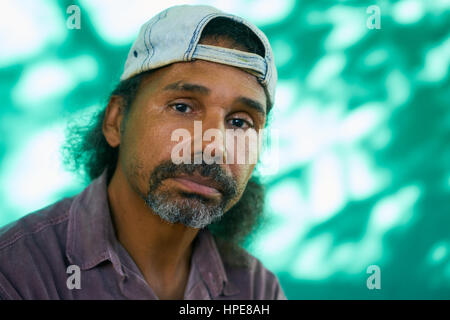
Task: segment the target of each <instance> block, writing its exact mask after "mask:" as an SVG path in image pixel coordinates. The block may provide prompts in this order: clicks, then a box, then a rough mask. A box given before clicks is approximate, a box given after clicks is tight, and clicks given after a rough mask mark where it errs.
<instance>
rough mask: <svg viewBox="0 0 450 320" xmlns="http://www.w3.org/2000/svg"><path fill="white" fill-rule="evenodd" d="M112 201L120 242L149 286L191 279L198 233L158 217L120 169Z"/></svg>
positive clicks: (110, 188) (111, 190) (112, 188)
mask: <svg viewBox="0 0 450 320" xmlns="http://www.w3.org/2000/svg"><path fill="white" fill-rule="evenodd" d="M108 200H109V205H110V209H111V215H112V217H111V218H112V220H113V223H114V227H115V231H116V235H117V238H118V240H119V242H120V243H121V244H122V246H123V247H124V248H125V249H126V250H127V251H128V253H129V254H130V256H131V257H132V258H133V260H134V261H135V263H136V265H137V266H138V268H139V269H140V271H141V272H142V274H143V275H144V277H145V278H146V280H147V282H149V281H150V282H151V281H152V279H156V278H157V279H159V280H158V281H159V282H165V281H167V282H171V281H173V280H176V279H180V278H181V277H182V276H187V273H188V270H189V261H190V257H191V251H192V242H193V240H194V238H195V237H196V235H197V233H198V231H199V230H198V229H193V228H189V227H187V226H185V225H183V224H180V223H177V224H170V223H168V222H166V221H164V220H162V219H161V218H160V217H159V216H158V215H156V214H154V212H153V211H152V210H151V209H150V208H149V207H148V206H147V205H146V204H145V202H144V200H142V198H141V197H139V195H138V194H137V193H136V192H134V190H132V188H131V186H130V185H129V183H128V181H127V179H126V177H125V175H124V174H123V172H122V170H121V169H120V167H119V166H118V167H117V169H116V171H115V173H114V175H113V177H112V178H111V182H110V183H109V185H108ZM154 281H156V280H154ZM180 281H181V280H180Z"/></svg>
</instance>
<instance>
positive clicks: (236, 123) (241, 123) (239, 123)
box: [228, 118, 253, 129]
mask: <svg viewBox="0 0 450 320" xmlns="http://www.w3.org/2000/svg"><path fill="white" fill-rule="evenodd" d="M228 123H229V124H230V125H232V126H233V127H235V128H239V129H248V128H253V124H251V123H250V122H249V121H247V120H244V119H240V118H234V119H230V120H228Z"/></svg>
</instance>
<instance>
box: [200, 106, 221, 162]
mask: <svg viewBox="0 0 450 320" xmlns="http://www.w3.org/2000/svg"><path fill="white" fill-rule="evenodd" d="M193 150H194V163H201V162H202V160H203V161H204V162H205V163H206V164H213V163H216V164H223V163H225V162H226V150H225V120H224V118H223V116H222V115H220V114H217V113H216V114H212V115H209V116H207V117H206V116H205V117H204V118H203V119H202V121H195V122H194V148H193Z"/></svg>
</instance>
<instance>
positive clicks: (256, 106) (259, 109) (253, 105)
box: [235, 97, 266, 117]
mask: <svg viewBox="0 0 450 320" xmlns="http://www.w3.org/2000/svg"><path fill="white" fill-rule="evenodd" d="M235 101H236V102H239V103H242V104H245V105H246V106H248V107H249V108H251V109H253V110H255V111H256V112H258V113H260V114H261V115H262V116H264V117H265V116H266V110H265V109H264V107H263V105H262V104H261V103H259V102H258V101H256V100H253V99H250V98H247V97H239V98H237V99H236V100H235Z"/></svg>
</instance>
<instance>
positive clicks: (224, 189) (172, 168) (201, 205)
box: [143, 161, 238, 229]
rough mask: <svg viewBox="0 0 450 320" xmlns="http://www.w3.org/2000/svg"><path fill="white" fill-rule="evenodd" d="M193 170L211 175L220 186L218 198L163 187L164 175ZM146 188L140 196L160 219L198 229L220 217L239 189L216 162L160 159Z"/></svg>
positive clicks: (169, 175) (203, 174) (190, 172)
mask: <svg viewBox="0 0 450 320" xmlns="http://www.w3.org/2000/svg"><path fill="white" fill-rule="evenodd" d="M194 173H196V174H199V175H201V176H203V177H208V178H210V179H213V180H214V181H215V182H216V183H217V184H218V185H219V186H220V190H221V194H222V196H221V199H220V200H214V199H210V198H205V197H203V196H201V195H198V194H193V193H186V192H179V191H175V190H167V189H165V188H164V187H163V184H162V182H163V181H164V180H165V179H168V178H175V177H177V176H179V175H181V174H183V175H193V174H194ZM148 190H149V191H148V192H147V194H146V195H145V196H144V197H143V199H144V200H145V204H146V205H147V206H148V207H149V208H151V209H152V210H153V212H154V213H155V214H157V215H158V216H159V217H160V218H161V219H162V220H164V221H166V222H169V223H172V224H174V223H182V224H184V225H186V226H188V227H191V228H198V229H201V228H204V227H206V226H207V225H209V224H211V223H214V222H217V221H219V220H220V218H221V217H222V216H223V214H224V213H225V208H226V207H227V205H228V204H229V202H230V201H231V200H232V199H233V198H234V197H235V196H236V195H237V193H238V192H237V186H236V182H235V181H234V180H233V179H232V178H231V177H229V176H228V175H227V174H226V173H225V171H224V170H223V169H222V168H221V167H220V166H219V165H218V164H206V163H202V164H178V165H176V164H174V163H173V162H172V161H166V162H163V163H162V164H160V165H158V166H157V167H156V168H155V169H154V170H153V172H152V173H151V175H150V179H149V188H148Z"/></svg>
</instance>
